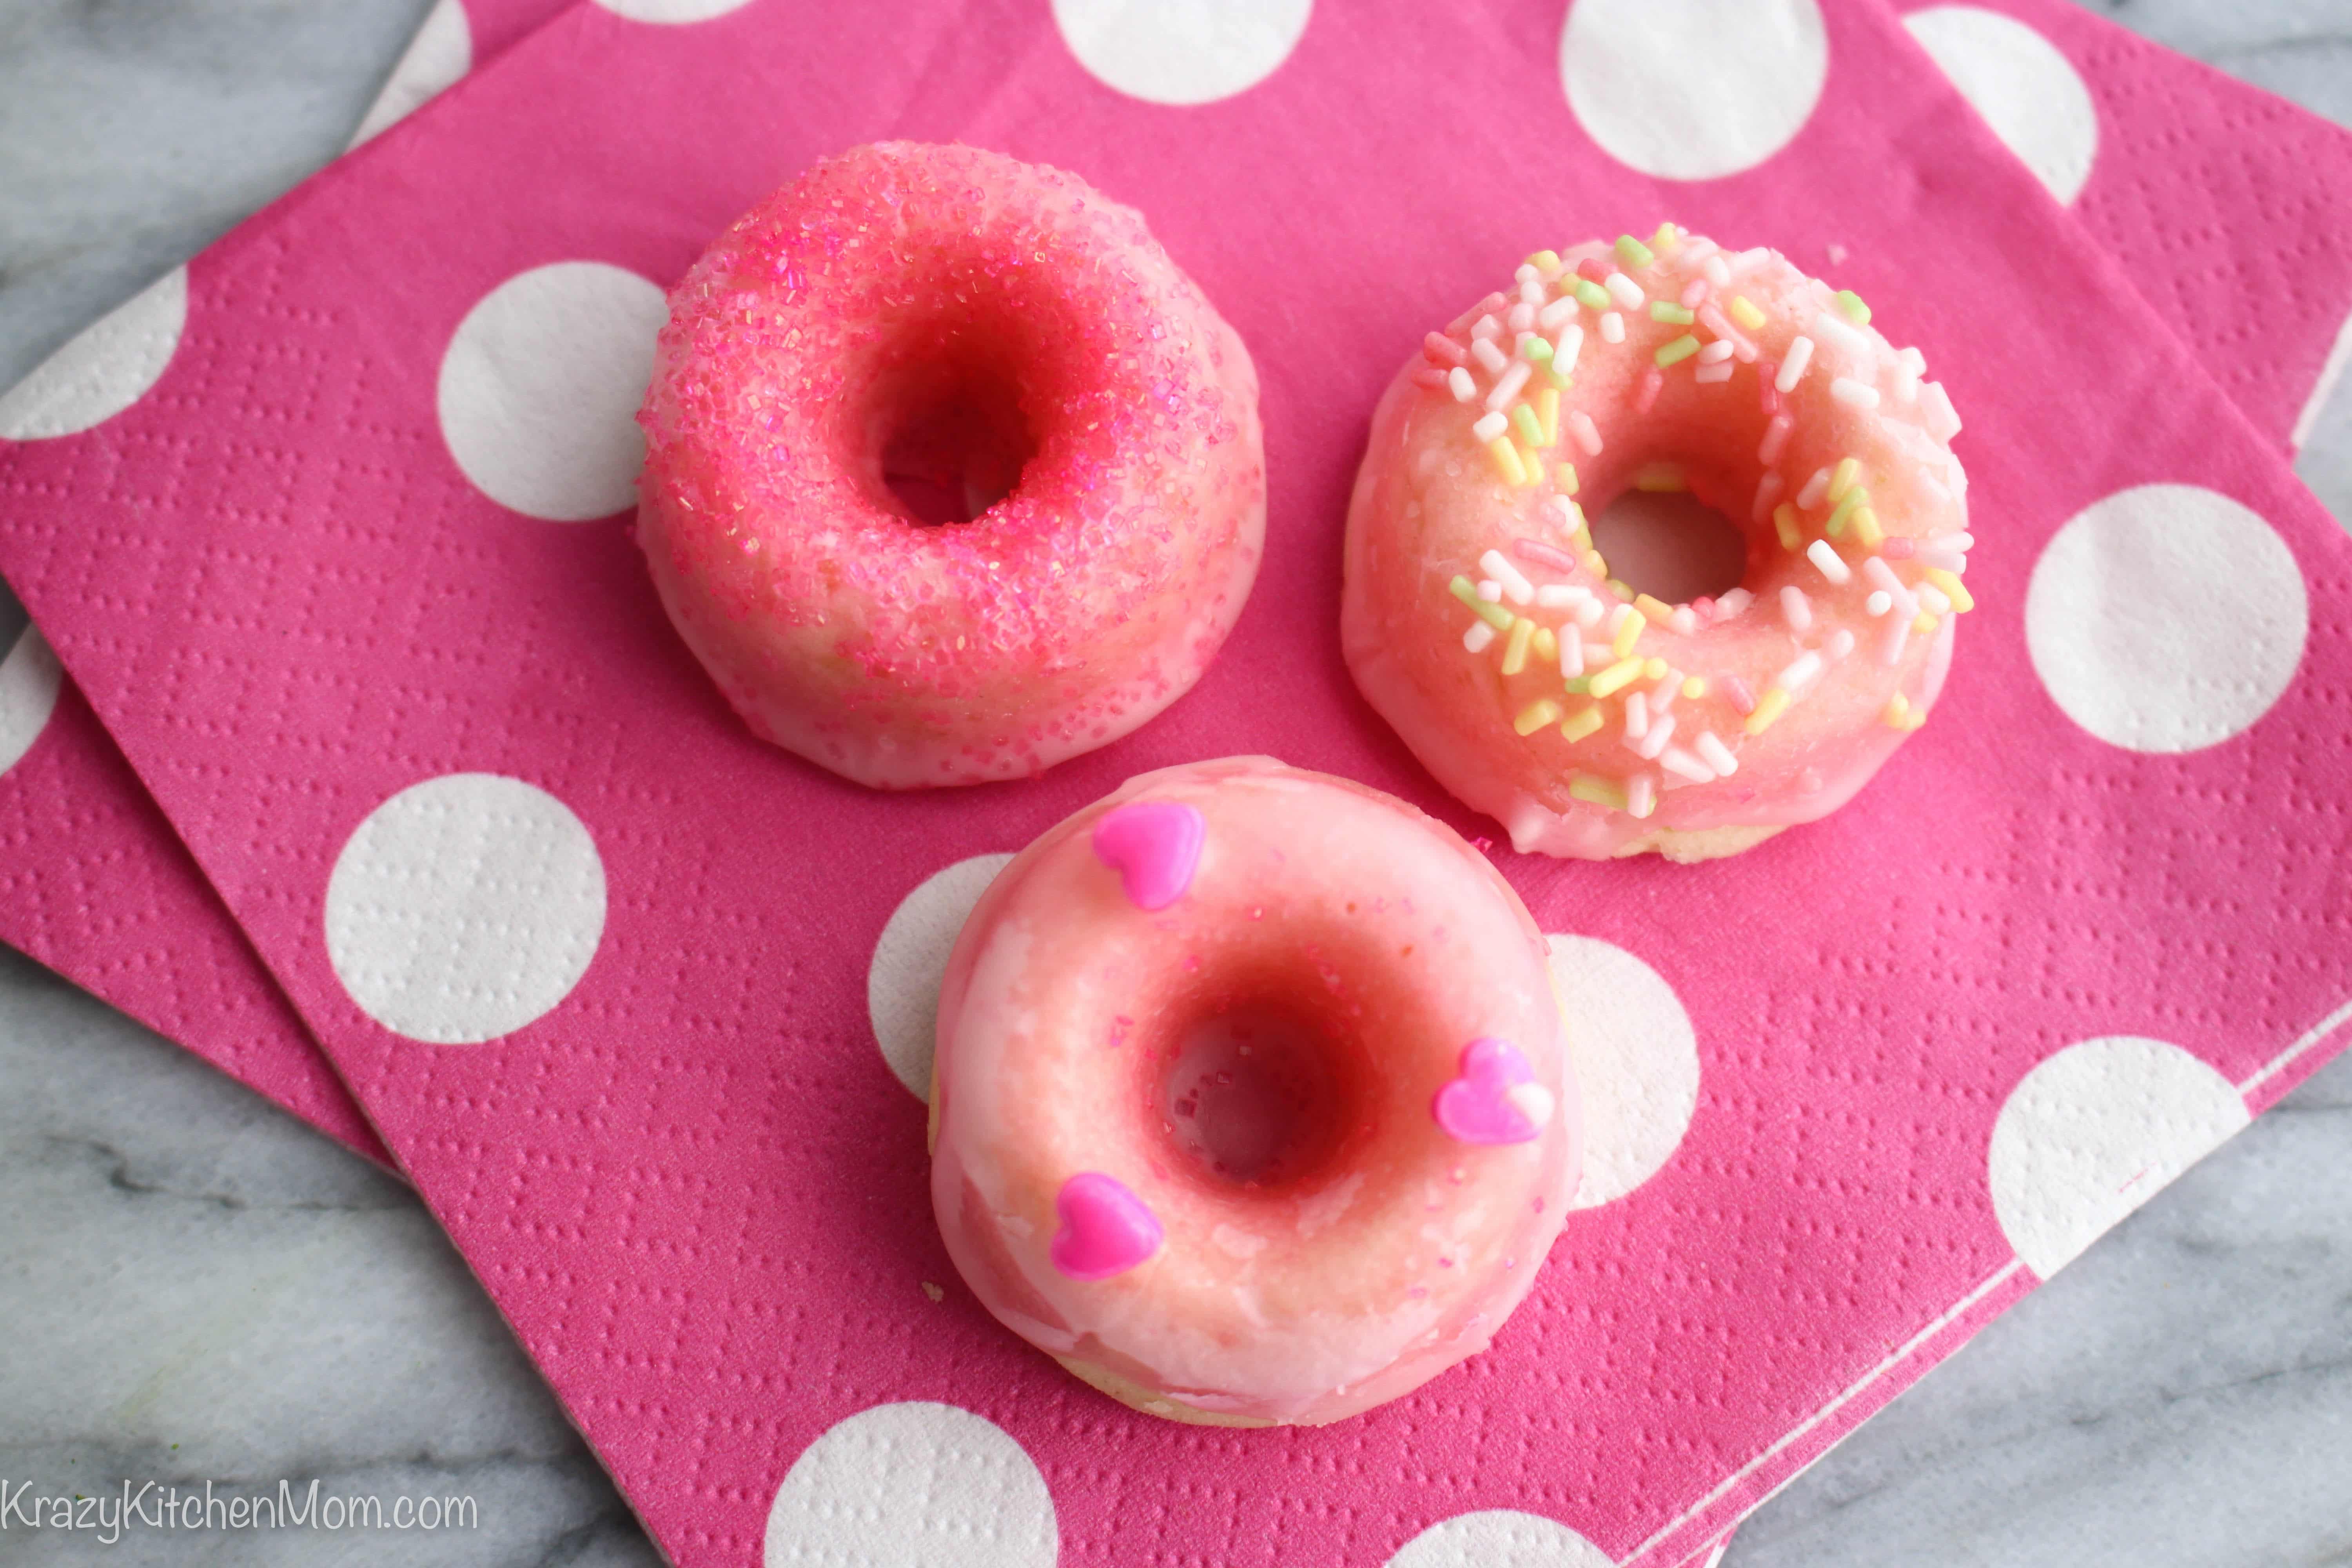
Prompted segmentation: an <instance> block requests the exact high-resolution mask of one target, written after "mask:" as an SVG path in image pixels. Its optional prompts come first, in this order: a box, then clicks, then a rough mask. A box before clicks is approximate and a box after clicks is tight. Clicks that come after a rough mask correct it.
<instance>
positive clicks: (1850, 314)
mask: <svg viewBox="0 0 2352 1568" xmlns="http://www.w3.org/2000/svg"><path fill="white" fill-rule="evenodd" d="M1837 302H1838V309H1839V310H1843V311H1844V312H1845V313H1846V317H1847V319H1848V320H1849V321H1853V324H1854V325H1855V326H1857V327H1866V326H1868V325H1870V307H1869V306H1867V305H1865V304H1864V303H1863V302H1862V296H1861V295H1859V294H1857V293H1855V292H1854V291H1853V289H1839V290H1838V292H1837Z"/></svg>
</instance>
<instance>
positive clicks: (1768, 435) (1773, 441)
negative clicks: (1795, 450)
mask: <svg viewBox="0 0 2352 1568" xmlns="http://www.w3.org/2000/svg"><path fill="white" fill-rule="evenodd" d="M1796 423H1797V422H1796V421H1795V420H1793V419H1791V418H1790V417H1789V416H1787V415H1786V414H1775V415H1774V416H1772V419H1771V422H1770V423H1769V424H1768V425H1766V426H1764V441H1763V444H1762V445H1761V446H1759V447H1757V448H1756V460H1757V461H1758V462H1759V463H1764V464H1772V463H1777V462H1779V461H1780V449H1781V448H1782V447H1786V446H1787V445H1788V444H1789V432H1790V430H1792V429H1794V428H1796Z"/></svg>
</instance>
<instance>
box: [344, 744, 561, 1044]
mask: <svg viewBox="0 0 2352 1568" xmlns="http://www.w3.org/2000/svg"><path fill="white" fill-rule="evenodd" d="M326 935H327V957H328V960H329V962H330V963H332V964H333V965H334V970H335V977H336V978H337V979H338V980H340V981H341V982H342V984H343V989H344V990H345V991H347V992H349V993H350V994H351V998H352V1001H354V1002H356V1003H358V1004H359V1005H360V1008H361V1010H362V1012H364V1013H366V1014H367V1016H369V1017H371V1018H373V1019H374V1020H375V1021H376V1022H377V1023H379V1024H382V1025H383V1026H384V1027H385V1028H387V1029H390V1030H391V1031H392V1032H393V1033H394V1034H396V1035H405V1036H407V1037H409V1038H410V1039H414V1040H427V1041H430V1042H432V1043H434V1044H436V1045H470V1044H473V1043H475V1042H477V1041H481V1040H490V1039H496V1038H497V1037H499V1036H500V1035H508V1034H512V1033H513V1032H514V1031H515V1030H517V1029H520V1028H521V1027H522V1026H524V1025H526V1024H529V1023H530V1022H531V1021H532V1020H534V1019H536V1018H540V1017H541V1016H545V1015H546V1014H547V1013H548V1012H549V1011H550V1010H551V1009H552V1008H553V1007H554V1006H555V1005H556V1004H557V1003H559V1002H561V1001H562V1000H563V999H564V997H566V996H568V995H570V994H571V993H572V987H573V986H574V985H576V984H579V983H580V977H581V976H582V975H583V974H585V973H587V972H588V961H589V960H590V959H592V958H593V957H594V956H595V955H596V944H597V943H598V942H600V941H601V940H602V939H603V937H604V861H603V860H601V859H600V858H598V857H597V854H596V846H595V843H594V841H593V839H591V838H590V837H588V829H587V828H586V827H585V826H583V825H582V823H581V821H580V819H579V818H578V817H576V816H572V812H571V809H570V808H569V807H567V806H566V805H564V804H563V803H562V801H560V800H558V799H556V798H555V797H554V796H553V795H549V794H548V793H547V792H546V791H545V790H542V789H539V788H537V787H535V786H533V785H530V784H525V783H523V782H522V781H521V780H520V779H511V778H506V777H503V776H501V775H499V774H498V773H448V774H445V775H444V776H442V777H440V778H436V779H428V780H426V781H425V783H423V784H412V785H410V786H409V787H408V788H406V789H404V790H402V791H401V792H400V793H399V794H398V795H394V796H393V797H392V798H391V799H390V800H387V801H385V802H384V803H383V805H379V806H377V807H376V808H375V809H374V810H373V811H372V812H370V813H368V816H367V820H366V821H364V822H362V823H361V824H360V826H359V830H358V831H357V832H355V833H353V834H352V837H351V839H350V841H349V842H348V843H346V844H345V845H344V846H343V849H342V853H341V854H340V855H338V856H337V857H336V858H335V869H334V872H333V874H332V875H331V877H330V878H329V879H328V880H327V910H326Z"/></svg>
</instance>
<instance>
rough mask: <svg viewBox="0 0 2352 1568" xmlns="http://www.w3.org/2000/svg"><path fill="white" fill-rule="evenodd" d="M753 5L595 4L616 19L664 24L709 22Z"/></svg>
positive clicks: (713, 0) (737, 1)
mask: <svg viewBox="0 0 2352 1568" xmlns="http://www.w3.org/2000/svg"><path fill="white" fill-rule="evenodd" d="M596 4H597V5H601V6H603V7H604V9H605V10H607V11H610V12H611V13H613V15H614V16H626V17H627V18H628V19H629V20H630V21H632V22H656V23H662V24H676V23H680V22H708V21H709V20H710V18H712V17H713V16H725V15H727V13H728V12H730V11H740V10H741V9H742V8H743V7H744V6H746V5H750V4H751V0H596Z"/></svg>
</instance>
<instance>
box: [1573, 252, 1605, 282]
mask: <svg viewBox="0 0 2352 1568" xmlns="http://www.w3.org/2000/svg"><path fill="white" fill-rule="evenodd" d="M1609 270H1610V268H1609V264H1608V263H1607V262H1605V261H1603V260H1601V258H1599V257H1597V256H1588V257H1586V258H1584V259H1583V260H1581V261H1580V262H1578V263H1577V264H1576V275H1577V276H1578V277H1579V278H1581V279H1584V280H1585V281H1586V282H1588V283H1606V282H1608V281H1609Z"/></svg>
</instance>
